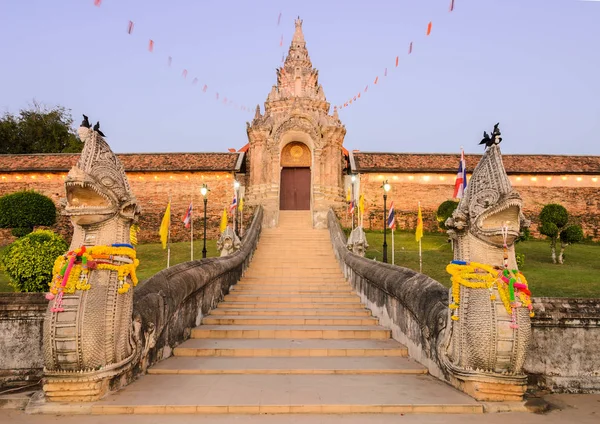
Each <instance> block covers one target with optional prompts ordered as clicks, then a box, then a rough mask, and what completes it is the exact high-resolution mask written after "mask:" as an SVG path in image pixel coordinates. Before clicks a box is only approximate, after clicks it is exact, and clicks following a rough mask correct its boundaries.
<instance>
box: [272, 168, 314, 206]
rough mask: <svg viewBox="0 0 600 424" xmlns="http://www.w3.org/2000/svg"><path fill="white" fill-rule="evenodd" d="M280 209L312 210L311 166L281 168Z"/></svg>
mask: <svg viewBox="0 0 600 424" xmlns="http://www.w3.org/2000/svg"><path fill="white" fill-rule="evenodd" d="M279 209H281V210H284V211H285V210H287V211H290V210H292V211H293V210H296V211H298V210H310V168H283V169H282V170H281V187H280V195H279Z"/></svg>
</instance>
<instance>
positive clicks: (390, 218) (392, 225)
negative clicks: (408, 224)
mask: <svg viewBox="0 0 600 424" xmlns="http://www.w3.org/2000/svg"><path fill="white" fill-rule="evenodd" d="M395 215H396V213H395V212H394V202H392V203H391V204H390V211H389V213H388V216H387V226H388V228H391V229H392V230H393V229H394V228H396V220H395V219H394V218H395Z"/></svg>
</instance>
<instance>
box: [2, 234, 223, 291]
mask: <svg viewBox="0 0 600 424" xmlns="http://www.w3.org/2000/svg"><path fill="white" fill-rule="evenodd" d="M4 249H5V247H0V255H2V251H3V250H4ZM218 255H219V251H218V250H217V242H216V240H206V256H207V257H209V258H210V257H213V256H218ZM137 256H138V258H139V259H140V266H139V267H138V269H137V275H138V278H139V280H140V281H143V280H145V279H147V278H150V277H152V276H153V275H154V274H156V273H157V272H158V271H161V270H162V269H164V268H166V267H167V251H166V250H163V248H162V245H161V244H160V243H151V244H141V245H139V246H138V247H137ZM201 258H202V240H200V241H194V259H201ZM189 260H190V243H189V242H183V243H172V244H171V266H173V265H177V264H180V263H182V262H186V261H189ZM12 291H13V288H12V287H11V286H10V285H9V284H8V276H7V275H6V274H5V273H4V272H2V270H0V292H12Z"/></svg>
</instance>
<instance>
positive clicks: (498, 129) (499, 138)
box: [492, 122, 502, 144]
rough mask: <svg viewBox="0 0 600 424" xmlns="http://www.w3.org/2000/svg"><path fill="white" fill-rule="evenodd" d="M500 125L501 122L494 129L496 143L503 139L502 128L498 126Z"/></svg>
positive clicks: (493, 135)
mask: <svg viewBox="0 0 600 424" xmlns="http://www.w3.org/2000/svg"><path fill="white" fill-rule="evenodd" d="M499 125H500V122H498V123H497V124H496V125H494V131H492V139H493V140H494V144H500V142H501V141H502V137H500V135H501V134H502V133H501V132H500V128H498V126H499Z"/></svg>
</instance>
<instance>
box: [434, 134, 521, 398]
mask: <svg viewBox="0 0 600 424" xmlns="http://www.w3.org/2000/svg"><path fill="white" fill-rule="evenodd" d="M499 134H500V132H499V130H497V127H496V128H495V131H494V133H493V135H494V139H497V137H499ZM521 210H522V200H521V197H520V196H519V194H518V193H517V192H516V191H515V190H514V189H513V188H512V186H511V184H510V181H509V179H508V176H507V175H506V171H505V169H504V165H503V163H502V157H501V153H500V147H499V146H498V144H497V143H491V145H489V148H488V149H487V151H486V152H485V153H484V155H483V157H482V158H481V161H480V162H479V164H478V165H477V167H476V168H475V170H474V171H473V176H472V177H471V179H470V180H469V183H468V184H467V190H466V193H465V195H464V197H463V198H462V199H461V201H460V203H459V205H458V207H457V209H456V210H455V211H454V213H453V215H452V217H450V218H448V220H447V221H446V226H447V228H448V229H449V230H448V234H449V235H450V238H451V240H452V243H453V246H454V259H455V261H466V262H476V263H481V264H487V265H491V266H492V267H499V268H500V269H502V268H503V266H504V264H505V263H506V264H507V266H508V268H509V269H511V270H513V269H517V263H516V260H515V249H514V241H515V239H516V238H517V237H518V236H519V233H520V229H521V228H522V227H525V226H528V225H529V221H528V220H527V219H525V217H524V216H523V214H522V212H521ZM490 268H491V267H490ZM494 272H495V273H496V272H497V271H495V270H494ZM496 275H497V274H494V277H493V278H494V280H495V279H496V278H497V277H496ZM457 287H458V286H457ZM459 294H460V303H459V304H458V305H456V304H455V306H458V308H457V312H454V313H452V312H451V314H450V315H451V316H449V318H448V326H447V329H446V334H445V342H444V343H443V346H442V347H441V350H442V351H441V355H440V357H441V358H442V360H443V362H444V364H445V366H446V367H447V371H448V372H449V374H450V381H451V382H452V383H453V384H454V385H455V386H457V387H459V388H460V389H462V390H464V391H465V392H467V393H469V394H470V395H472V396H474V397H475V398H477V399H480V400H519V399H521V398H522V396H523V393H524V391H525V389H526V387H527V386H526V383H527V379H526V376H525V374H524V372H523V363H524V361H525V356H526V353H527V349H528V346H529V342H530V338H531V323H530V316H529V311H528V310H527V308H525V307H517V308H513V310H514V312H513V314H512V316H511V314H509V313H508V312H507V310H506V308H505V305H504V304H503V301H502V299H501V296H500V294H499V293H498V288H497V287H496V286H493V287H490V288H489V289H488V288H471V287H467V286H465V285H462V284H461V285H460V291H459ZM451 297H452V295H451ZM452 301H453V299H452V298H451V300H450V303H451V304H452ZM450 318H452V319H450Z"/></svg>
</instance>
